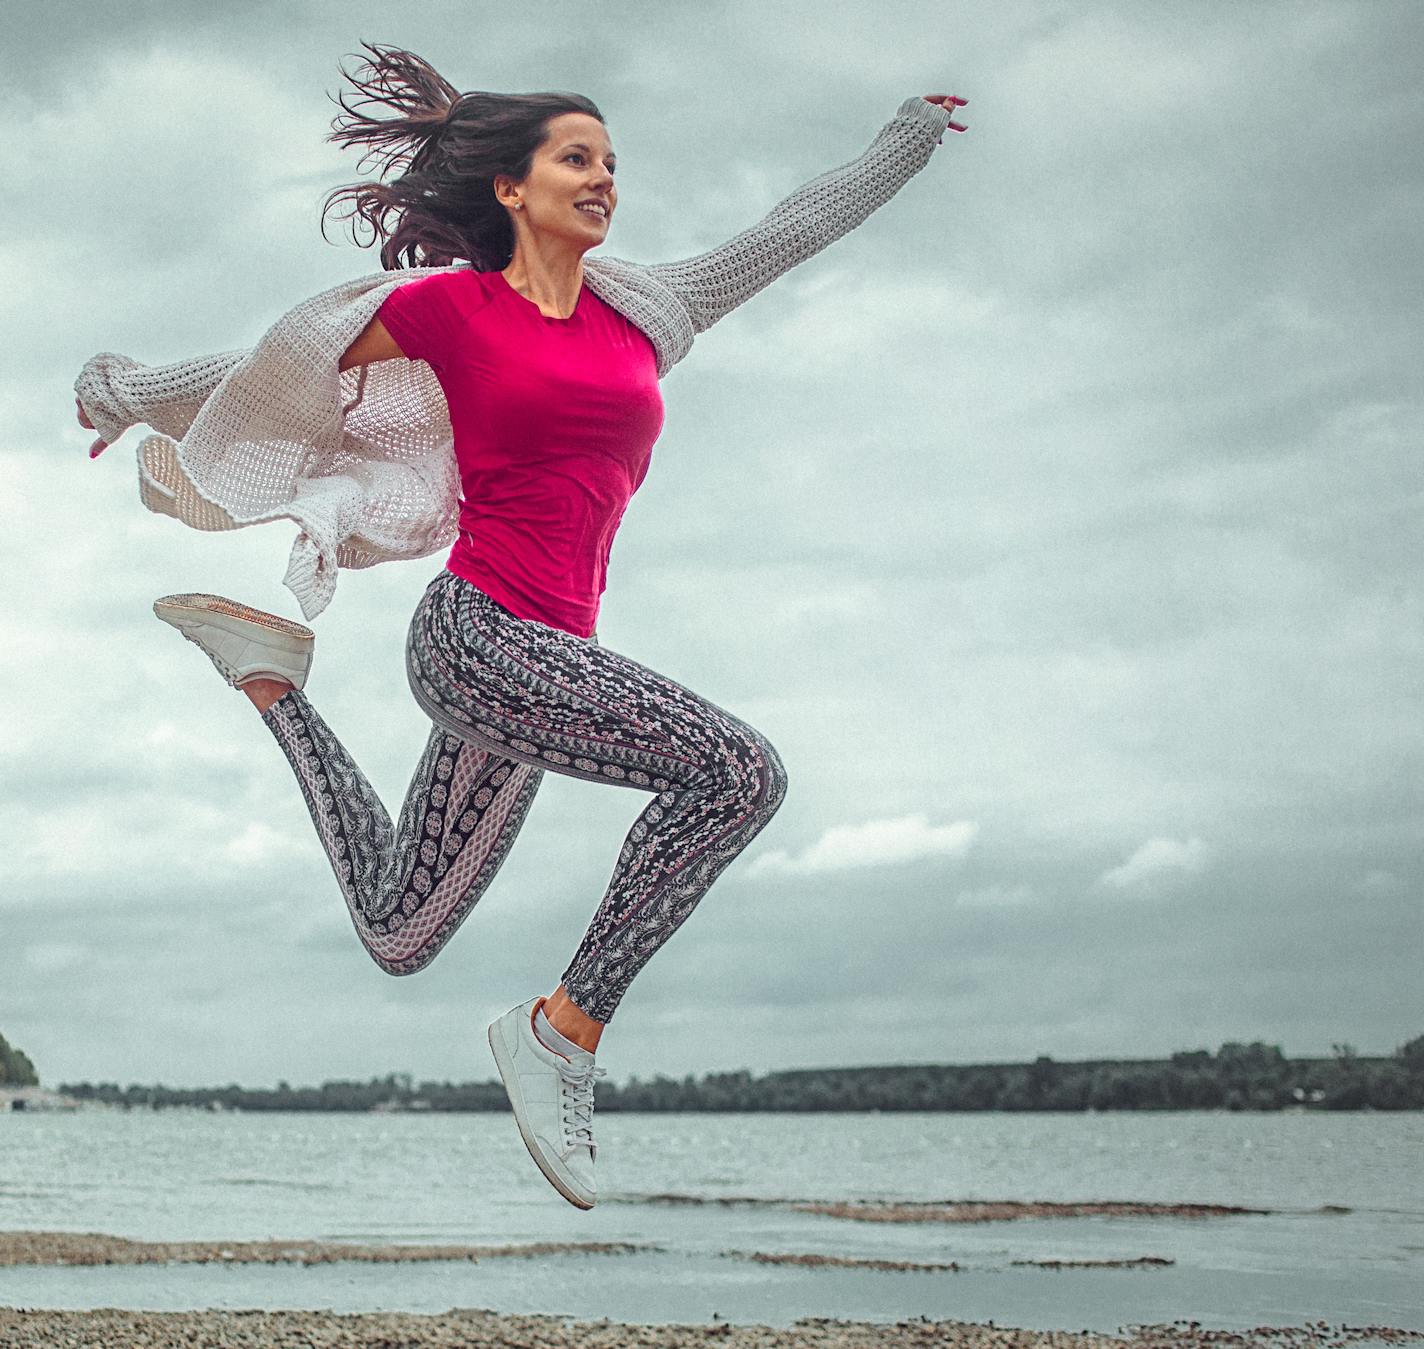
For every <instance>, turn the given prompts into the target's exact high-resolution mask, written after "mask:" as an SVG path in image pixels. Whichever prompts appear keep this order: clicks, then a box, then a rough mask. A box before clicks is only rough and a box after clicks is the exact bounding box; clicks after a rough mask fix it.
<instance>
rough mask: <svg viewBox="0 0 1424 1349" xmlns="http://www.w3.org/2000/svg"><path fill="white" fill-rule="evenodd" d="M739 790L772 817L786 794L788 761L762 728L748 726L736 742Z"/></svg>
mask: <svg viewBox="0 0 1424 1349" xmlns="http://www.w3.org/2000/svg"><path fill="white" fill-rule="evenodd" d="M736 762H737V765H738V774H737V776H738V780H737V784H736V788H737V794H738V795H739V796H741V797H742V798H743V799H744V800H748V801H751V802H753V803H755V805H756V807H757V809H758V810H759V811H760V812H761V813H762V814H763V815H765V816H766V817H767V818H770V817H771V816H772V815H774V814H775V813H776V811H777V810H778V808H779V807H780V806H781V803H782V801H783V800H784V799H785V797H786V765H785V764H783V763H782V762H781V755H780V754H778V753H777V752H776V746H775V745H773V744H772V743H771V741H770V740H768V739H767V738H766V736H764V735H762V733H761V732H760V731H755V730H753V729H752V728H751V727H750V726H748V727H747V728H746V735H745V738H744V739H743V740H742V741H741V742H740V743H739V744H738V745H737V754H736Z"/></svg>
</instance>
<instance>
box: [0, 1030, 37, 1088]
mask: <svg viewBox="0 0 1424 1349" xmlns="http://www.w3.org/2000/svg"><path fill="white" fill-rule="evenodd" d="M39 1083H40V1080H39V1078H38V1077H36V1076H35V1065H34V1064H33V1063H31V1062H30V1058H29V1055H28V1054H25V1053H23V1052H22V1051H20V1050H18V1049H16V1048H14V1047H13V1046H12V1045H11V1044H10V1042H9V1041H8V1040H7V1039H6V1038H5V1037H4V1036H3V1035H0V1087H37V1086H39Z"/></svg>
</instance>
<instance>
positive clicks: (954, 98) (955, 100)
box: [923, 94, 969, 145]
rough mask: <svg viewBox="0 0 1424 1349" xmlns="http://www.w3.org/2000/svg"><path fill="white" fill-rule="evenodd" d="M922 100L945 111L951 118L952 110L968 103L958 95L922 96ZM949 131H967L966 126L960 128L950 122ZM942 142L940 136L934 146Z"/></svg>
mask: <svg viewBox="0 0 1424 1349" xmlns="http://www.w3.org/2000/svg"><path fill="white" fill-rule="evenodd" d="M923 98H924V100H925V102H926V103H933V104H935V105H936V106H937V107H941V108H943V109H945V111H946V112H948V113H949V114H950V115H951V116H953V114H954V110H955V109H956V108H962V107H963V106H964V105H965V104H966V103H968V102H969V100H968V99H967V98H960V97H959V95H958V94H925V95H923ZM949 129H950V130H951V131H968V130H969V128H968V127H967V126H962V125H961V124H960V123H958V122H953V121H952V122H950V124H949ZM943 141H944V137H943V136H941V137H940V138H939V140H937V141H936V142H935V144H936V145H939V144H941V143H943Z"/></svg>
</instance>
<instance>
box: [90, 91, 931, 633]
mask: <svg viewBox="0 0 1424 1349" xmlns="http://www.w3.org/2000/svg"><path fill="white" fill-rule="evenodd" d="M949 119H950V114H949V112H947V111H946V110H945V109H944V108H942V107H940V106H938V105H937V104H934V103H929V102H927V101H926V100H924V99H923V98H919V97H913V98H907V99H906V100H905V101H904V102H903V103H902V104H901V105H900V107H899V110H898V111H897V112H896V114H895V116H894V117H893V118H892V119H891V120H890V121H889V122H887V123H886V124H885V126H884V127H883V128H882V129H881V130H880V132H879V133H878V134H877V135H876V137H875V139H874V140H873V141H872V142H871V144H870V146H869V148H868V149H866V151H865V152H864V153H863V154H861V155H859V156H858V157H857V158H855V159H853V160H851V161H849V162H848V163H845V164H842V165H840V166H839V167H838V168H834V169H831V170H830V171H829V172H827V173H823V174H821V175H820V176H819V177H817V178H813V179H812V180H811V181H810V182H807V183H803V184H802V185H801V186H800V187H799V188H797V189H796V191H794V192H793V193H792V194H791V195H790V196H789V197H787V198H785V200H783V201H781V202H779V203H778V204H777V205H776V206H774V207H773V208H772V209H771V210H770V211H769V212H768V213H767V214H766V215H765V216H764V217H763V218H762V219H761V220H760V221H758V222H757V223H756V224H755V225H753V226H751V227H750V228H749V229H746V230H743V231H742V233H740V234H738V235H737V236H736V237H735V238H733V239H729V240H728V241H727V242H726V243H724V244H721V245H719V246H718V247H716V248H713V249H711V250H709V251H708V252H705V253H700V254H698V255H696V256H695V257H689V258H684V259H682V260H681V261H679V262H664V263H656V264H642V263H635V262H629V261H627V260H625V259H622V258H612V257H600V256H596V255H590V256H586V257H585V258H584V262H583V267H584V284H586V285H587V286H589V287H590V288H591V289H592V290H593V292H594V294H595V295H597V296H598V297H599V298H600V299H601V300H604V301H606V302H607V303H608V304H609V305H611V306H612V307H613V308H615V309H617V310H618V311H619V312H620V313H622V314H623V315H625V316H626V317H627V318H628V319H629V320H630V321H631V322H632V323H634V324H636V325H637V326H638V327H639V328H640V329H642V331H643V332H645V333H646V334H647V335H648V337H649V338H650V339H651V341H652V343H653V346H654V348H655V350H656V353H657V371H658V376H659V378H661V377H662V376H664V375H666V374H667V372H668V371H669V370H671V369H672V367H673V366H674V365H676V364H677V362H678V361H680V360H681V359H682V358H683V357H684V356H686V355H687V353H688V351H689V350H690V349H691V346H692V341H693V338H694V336H695V335H696V334H697V333H700V332H705V331H706V330H707V329H708V328H710V327H711V326H712V325H713V324H714V323H716V322H717V321H718V319H720V318H723V317H724V316H725V315H727V314H729V313H731V311H732V310H733V309H735V308H736V307H737V306H738V305H740V304H744V303H745V302H746V301H747V300H749V299H750V298H751V297H752V296H753V295H755V294H756V293H757V292H758V291H760V290H761V289H762V288H763V287H765V286H767V285H768V284H769V283H770V282H772V281H773V280H775V279H776V278H777V277H778V276H780V275H782V273H784V272H786V271H787V270H789V269H790V268H792V267H794V266H796V264H797V263H800V262H804V261H805V260H806V259H807V258H809V257H812V256H813V255H814V254H816V253H819V252H820V251H821V250H822V249H823V248H825V247H826V246H827V245H828V244H831V243H833V242H834V241H835V240H837V239H839V238H840V237H841V236H842V235H844V234H846V233H848V232H849V231H850V230H852V229H854V228H855V227H856V226H857V225H859V224H860V223H861V222H862V221H864V220H865V219H866V218H867V217H868V216H869V215H870V214H871V213H872V212H873V211H875V210H877V209H878V208H879V207H880V206H882V205H884V203H885V202H887V201H889V200H890V198H891V197H893V196H894V195H895V193H896V192H898V191H899V190H900V188H901V187H903V186H904V184H905V183H906V182H908V181H909V179H910V178H912V177H913V176H914V175H915V174H916V173H918V172H919V171H920V170H921V169H922V168H923V167H924V166H925V165H926V164H927V163H928V162H929V159H930V156H931V155H932V154H933V152H934V148H935V145H936V144H937V143H938V141H939V138H940V137H941V136H942V135H943V134H944V132H945V130H946V128H947V126H948V124H949ZM459 269H460V268H458V267H454V268H451V267H443V268H423V267H416V268H408V269H403V270H400V271H396V272H380V273H377V274H375V275H373V276H363V277H358V278H356V279H354V280H352V281H347V282H344V283H343V284H341V285H339V286H335V287H333V288H332V289H330V290H327V291H324V292H323V293H321V294H320V295H316V296H314V297H312V298H311V299H309V300H306V301H304V302H303V303H302V304H299V305H298V306H297V307H296V308H295V309H293V310H291V311H290V312H288V313H287V314H284V315H283V316H282V317H281V318H280V319H278V320H277V322H276V323H275V324H273V326H272V327H271V328H270V329H269V330H268V331H267V333H266V334H265V335H264V336H263V337H262V339H261V340H260V341H259V342H258V343H257V345H256V346H255V347H252V348H251V349H244V350H238V351H229V352H224V353H222V354H220V355H215V356H202V357H198V358H196V359H193V360H187V361H179V362H177V363H175V364H172V365H142V364H140V363H139V362H137V361H134V360H131V359H129V358H128V357H127V356H120V355H118V354H117V353H114V352H101V353H99V354H98V355H96V356H94V357H92V358H91V359H90V360H89V361H87V362H86V363H85V365H84V368H83V370H82V371H81V372H80V375H79V378H78V379H77V380H76V381H75V385H74V390H75V393H76V394H77V395H78V397H79V400H80V402H81V404H82V405H83V407H84V410H85V411H86V412H87V413H88V414H89V418H90V420H91V421H92V422H93V423H94V427H95V430H96V431H97V432H98V434H99V435H100V436H101V437H102V438H103V439H104V440H105V441H109V442H112V441H114V440H117V439H118V438H119V436H121V435H122V434H123V433H124V431H126V430H127V429H128V428H129V427H130V426H134V425H137V424H139V423H143V424H146V425H147V426H149V427H151V428H152V430H153V434H151V435H149V436H147V437H145V438H144V440H143V441H142V442H141V443H140V444H139V447H138V464H139V492H140V497H141V499H142V501H143V504H144V505H145V506H147V507H148V509H149V510H152V511H158V512H161V513H163V514H166V515H172V516H175V517H176V518H177V519H179V520H181V521H182V522H183V523H184V524H186V525H189V526H191V527H192V528H194V529H208V530H219V529H237V528H240V527H243V526H246V525H255V524H261V523H263V522H264V521H268V520H292V521H294V522H295V523H296V524H297V525H298V526H299V529H300V532H299V533H298V535H297V538H296V541H295V543H294V544H293V546H292V552H291V557H290V559H289V562H288V566H287V571H286V575H285V576H284V578H283V581H284V584H286V586H287V587H288V588H289V589H290V590H291V591H292V593H293V594H295V595H296V597H297V600H298V601H299V603H300V604H301V609H302V614H303V615H304V616H305V617H306V618H313V617H315V616H316V615H317V614H319V613H320V612H321V611H322V610H323V609H325V608H326V606H327V605H328V604H329V603H330V602H331V597H332V595H333V594H334V593H335V589H336V576H337V570H338V568H340V567H369V566H373V565H375V564H376V563H378V562H388V561H394V560H398V559H406V558H417V557H425V556H427V555H428V554H430V553H434V552H437V551H439V550H440V549H443V548H448V547H449V546H450V545H451V544H452V543H453V542H454V540H455V536H456V532H457V528H456V521H457V518H458V509H459V480H458V476H457V473H456V465H455V456H454V439H453V435H452V433H451V429H450V417H449V411H448V409H447V407H446V403H445V396H444V393H443V392H442V391H441V388H440V385H439V382H438V381H437V380H436V378H435V374H434V372H433V371H432V370H431V369H430V367H429V366H428V365H427V364H426V363H425V362H424V361H400V360H391V361H377V362H374V363H372V364H370V365H366V366H360V367H356V368H354V369H351V370H347V371H341V370H340V369H339V368H338V364H339V362H340V359H341V356H342V354H343V353H344V352H345V351H346V349H347V347H349V346H350V345H351V343H352V342H353V341H354V340H355V338H356V337H357V336H358V335H359V334H360V332H361V331H362V329H364V328H365V326H366V325H367V323H369V322H370V320H371V318H372V317H373V316H374V314H375V313H376V311H377V310H378V309H379V308H380V306H381V303H382V302H383V301H384V299H385V297H386V296H387V295H388V294H389V293H390V292H391V290H393V289H394V288H395V287H396V286H401V285H405V284H406V283H408V282H410V281H413V280H416V279H417V278H419V277H422V276H429V275H431V274H432V273H433V272H437V271H454V270H459Z"/></svg>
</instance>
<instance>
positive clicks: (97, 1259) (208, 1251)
mask: <svg viewBox="0 0 1424 1349" xmlns="http://www.w3.org/2000/svg"><path fill="white" fill-rule="evenodd" d="M651 1249H655V1248H653V1247H648V1246H638V1245H635V1244H633V1243H632V1242H626V1241H536V1242H531V1243H529V1244H527V1245H523V1246H392V1245H380V1246H361V1245H349V1244H346V1243H344V1242H322V1241H130V1240H128V1239H127V1238H126V1237H111V1236H106V1235H105V1234H104V1233H102V1232H0V1267H3V1266H5V1265H168V1264H182V1265H207V1264H243V1265H280V1264H292V1265H329V1264H335V1263H336V1262H338V1261H342V1260H353V1261H358V1262H362V1263H365V1264H383V1265H384V1264H401V1263H406V1262H412V1261H427V1260H463V1261H469V1262H471V1263H476V1262H478V1261H480V1260H489V1259H498V1258H501V1257H516V1258H517V1257H524V1258H526V1259H527V1258H529V1257H532V1256H538V1255H631V1254H633V1253H634V1252H635V1251H640V1250H651Z"/></svg>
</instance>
